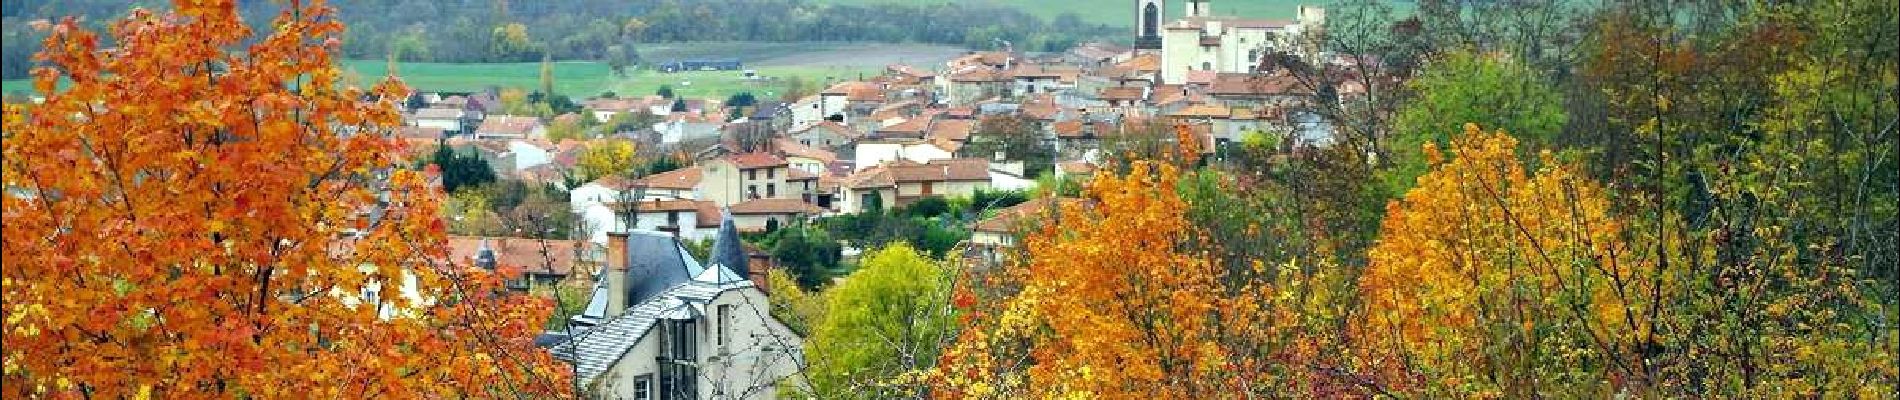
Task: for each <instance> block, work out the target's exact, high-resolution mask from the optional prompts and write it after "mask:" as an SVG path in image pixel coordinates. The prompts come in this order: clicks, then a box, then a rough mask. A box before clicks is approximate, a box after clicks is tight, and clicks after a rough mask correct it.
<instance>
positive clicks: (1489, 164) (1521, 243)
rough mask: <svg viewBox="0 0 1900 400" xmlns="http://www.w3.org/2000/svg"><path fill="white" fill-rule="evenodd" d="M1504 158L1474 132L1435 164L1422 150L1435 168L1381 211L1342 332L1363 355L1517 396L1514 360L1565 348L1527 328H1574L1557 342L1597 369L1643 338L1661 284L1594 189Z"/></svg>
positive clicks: (1553, 170)
mask: <svg viewBox="0 0 1900 400" xmlns="http://www.w3.org/2000/svg"><path fill="white" fill-rule="evenodd" d="M1516 147H1517V140H1516V139H1514V138H1512V137H1510V136H1508V135H1506V134H1505V133H1503V132H1496V133H1485V132H1482V131H1480V130H1479V129H1478V128H1477V126H1476V125H1466V127H1465V132H1464V135H1463V136H1462V137H1459V138H1456V139H1454V140H1453V143H1452V145H1451V149H1450V153H1449V154H1444V155H1440V154H1435V153H1437V149H1436V148H1433V147H1429V146H1428V147H1427V148H1426V151H1427V152H1428V154H1429V156H1430V158H1431V159H1433V160H1436V161H1435V164H1436V165H1434V166H1433V168H1432V171H1431V172H1429V173H1427V174H1425V175H1424V176H1421V177H1419V179H1418V186H1417V187H1416V188H1414V189H1412V190H1411V191H1409V192H1407V193H1406V194H1405V196H1404V198H1403V199H1400V200H1396V201H1393V202H1392V203H1391V204H1389V205H1388V207H1387V215H1386V218H1385V222H1384V227H1383V230H1382V231H1383V232H1382V235H1381V237H1380V239H1379V240H1378V242H1377V244H1376V245H1375V246H1374V247H1373V249H1371V250H1370V252H1369V257H1368V258H1369V265H1368V266H1367V268H1366V271H1365V273H1364V275H1362V276H1361V277H1360V278H1359V290H1360V292H1361V295H1362V297H1363V299H1364V301H1365V306H1366V308H1367V314H1366V316H1365V318H1364V319H1363V320H1361V321H1357V322H1356V323H1355V324H1354V329H1355V330H1356V331H1357V333H1358V334H1359V335H1363V337H1365V338H1367V339H1370V340H1371V341H1372V342H1371V344H1370V348H1373V349H1396V352H1397V353H1400V354H1387V355H1389V356H1403V359H1407V360H1411V361H1412V362H1413V363H1414V364H1415V365H1414V367H1416V368H1418V369H1419V370H1422V371H1426V372H1428V376H1427V377H1426V380H1428V381H1429V380H1434V379H1440V378H1444V379H1446V380H1444V381H1440V382H1439V383H1440V384H1443V385H1446V386H1459V385H1477V386H1470V387H1465V388H1459V389H1456V391H1458V392H1463V393H1474V392H1477V391H1484V390H1487V389H1485V388H1486V387H1493V388H1498V389H1503V390H1505V393H1506V394H1507V395H1520V394H1522V393H1524V392H1518V391H1516V390H1524V389H1526V388H1525V387H1523V386H1522V384H1524V383H1525V382H1521V381H1519V380H1518V378H1519V377H1523V378H1524V379H1530V378H1529V377H1528V375H1530V374H1532V373H1533V372H1531V368H1533V367H1535V366H1536V365H1534V364H1535V363H1534V362H1533V361H1534V360H1532V359H1531V358H1530V356H1528V355H1526V352H1528V349H1529V348H1532V347H1538V346H1549V345H1552V344H1553V343H1557V344H1562V343H1567V342H1565V341H1561V340H1541V341H1540V339H1539V338H1540V336H1539V335H1544V334H1546V333H1540V332H1539V331H1538V327H1540V326H1544V325H1550V324H1575V323H1581V324H1583V325H1585V326H1587V327H1588V329H1575V330H1571V331H1570V332H1572V333H1575V334H1580V335H1585V336H1587V337H1574V338H1569V339H1574V342H1575V343H1596V344H1598V347H1599V348H1600V349H1599V350H1603V349H1605V348H1606V349H1607V351H1608V352H1610V353H1612V354H1610V355H1609V356H1610V357H1623V356H1624V355H1625V353H1630V352H1632V351H1633V350H1631V349H1632V348H1634V346H1637V345H1639V343H1640V342H1642V341H1645V340H1653V338H1654V336H1653V335H1652V334H1653V332H1652V327H1651V326H1650V319H1649V318H1646V317H1643V316H1641V315H1640V313H1641V311H1642V310H1644V309H1645V307H1647V306H1648V302H1649V301H1651V300H1652V299H1651V298H1649V297H1648V296H1649V294H1650V293H1652V289H1654V288H1655V286H1656V285H1659V284H1664V283H1662V281H1660V280H1657V279H1653V278H1652V277H1653V276H1654V275H1653V274H1650V273H1649V272H1650V271H1652V270H1653V267H1652V266H1651V265H1649V264H1646V263H1644V262H1639V261H1637V259H1636V258H1634V257H1632V256H1631V254H1632V251H1631V250H1630V249H1628V248H1627V247H1626V246H1624V242H1623V240H1622V239H1621V238H1620V236H1619V235H1620V234H1621V232H1622V229H1623V227H1622V225H1621V224H1620V223H1618V222H1617V221H1614V220H1612V219H1611V218H1610V215H1609V206H1610V202H1609V199H1608V196H1607V195H1606V194H1605V192H1604V190H1603V189H1602V187H1601V186H1599V185H1598V184H1596V183H1595V182H1592V181H1590V180H1589V179H1585V178H1581V177H1579V176H1578V175H1577V174H1576V173H1575V172H1573V171H1572V170H1571V169H1570V168H1569V167H1567V166H1563V165H1558V164H1559V163H1557V162H1556V161H1554V160H1553V159H1552V158H1551V157H1550V156H1549V155H1548V154H1543V155H1540V156H1541V157H1542V160H1543V162H1542V164H1543V165H1545V166H1544V167H1543V168H1541V169H1539V170H1538V171H1537V172H1536V173H1535V174H1530V173H1527V172H1526V171H1525V168H1524V166H1523V165H1522V163H1521V162H1519V161H1518V155H1517V153H1516V151H1515V149H1516ZM1500 327H1509V328H1506V329H1503V330H1500V329H1499V328H1500ZM1487 377H1489V379H1491V381H1490V382H1480V381H1482V380H1484V379H1486V378H1487ZM1453 380H1456V381H1462V383H1461V384H1454V383H1451V382H1453ZM1467 380H1469V381H1467Z"/></svg>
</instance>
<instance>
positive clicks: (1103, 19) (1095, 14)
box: [819, 0, 1332, 26]
mask: <svg viewBox="0 0 1900 400" xmlns="http://www.w3.org/2000/svg"><path fill="white" fill-rule="evenodd" d="M976 1H977V2H981V3H987V4H992V5H1004V6H1010V7H1015V8H1018V9H1021V10H1023V12H1026V13H1029V15H1034V16H1037V17H1041V18H1042V19H1043V20H1054V19H1055V18H1056V17H1057V16H1060V15H1062V14H1063V13H1070V12H1072V13H1075V14H1076V16H1078V17H1081V18H1082V21H1084V22H1088V23H1092V24H1103V25H1110V26H1135V7H1134V4H1135V2H1133V1H1130V0H976ZM1210 1H1211V2H1212V3H1211V4H1213V5H1214V14H1215V15H1232V16H1239V17H1246V18H1263V19H1292V18H1293V12H1294V8H1295V7H1298V6H1299V5H1300V4H1311V5H1320V6H1324V5H1326V4H1329V3H1332V0H1307V1H1301V0H1210ZM819 2H821V3H832V4H851V5H867V4H912V3H924V4H928V3H932V2H935V3H946V2H949V1H946V0H916V1H903V0H819ZM1185 2H1186V0H1167V3H1168V4H1167V7H1166V8H1163V9H1162V10H1161V13H1162V15H1163V16H1164V17H1166V19H1167V20H1174V19H1176V18H1180V17H1181V13H1182V10H1183V9H1184V8H1185V7H1184V6H1183V5H1182V4H1183V3H1185ZM957 3H966V2H963V1H958V2H957Z"/></svg>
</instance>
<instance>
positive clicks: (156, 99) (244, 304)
mask: <svg viewBox="0 0 1900 400" xmlns="http://www.w3.org/2000/svg"><path fill="white" fill-rule="evenodd" d="M270 26H273V27H275V29H274V30H272V31H271V32H268V34H267V35H266V36H263V37H259V38H255V40H252V39H253V38H252V37H251V36H252V31H251V30H250V29H249V28H247V26H246V25H245V24H244V23H243V21H242V20H241V19H240V18H239V15H238V13H237V10H236V6H235V4H234V3H233V2H228V1H226V2H215V1H214V2H189V1H180V2H177V3H176V5H175V10H173V11H170V12H162V13H161V12H153V11H149V10H144V9H135V10H133V11H132V12H131V13H130V14H129V15H127V16H126V17H125V18H124V19H122V20H119V21H116V22H114V23H112V24H111V27H110V32H111V34H112V36H111V37H110V38H104V37H101V36H99V35H98V34H96V33H94V32H91V31H88V30H87V29H85V28H83V27H82V26H81V25H80V23H79V22H78V20H77V19H74V18H68V19H65V20H62V21H59V22H58V23H53V24H47V25H45V26H43V27H44V28H46V29H47V30H48V32H49V35H48V37H47V39H46V41H45V45H46V49H45V50H44V51H43V52H42V53H40V55H39V56H38V57H39V59H40V60H42V61H43V62H44V63H45V65H47V67H42V68H39V69H37V70H36V71H35V72H34V74H35V78H34V85H35V87H36V90H37V91H38V92H39V93H41V94H42V95H44V96H45V97H46V101H45V102H44V103H43V104H36V105H14V104H8V105H6V109H5V120H4V128H5V129H4V131H5V132H6V133H5V137H6V140H5V141H4V142H3V143H4V154H5V164H4V166H5V167H4V179H5V182H6V186H7V188H8V190H7V194H6V195H5V196H4V197H0V201H4V204H5V207H4V208H5V210H6V211H5V216H6V224H5V227H4V230H5V235H6V237H8V238H11V239H9V240H6V241H5V242H4V245H3V248H4V255H5V257H4V264H3V265H4V267H0V275H4V277H5V279H4V283H0V291H4V294H5V295H4V299H5V300H4V306H0V310H4V314H5V322H4V332H3V333H0V334H3V335H4V339H5V343H6V346H5V348H4V350H0V359H4V363H5V365H6V368H5V372H4V375H0V379H4V385H0V388H3V389H0V391H4V393H6V394H5V397H8V398H29V397H111V398H124V397H146V396H159V397H183V398H199V397H260V398H284V397H299V398H301V397H503V396H506V397H517V396H528V397H540V396H557V395H560V394H561V393H563V392H564V391H565V390H566V389H567V387H568V384H567V383H566V381H567V378H566V377H565V374H564V373H563V372H562V371H563V370H564V368H561V367H558V366H557V365H556V364H555V362H554V360H553V359H552V358H551V357H550V356H549V355H548V354H547V353H546V352H544V351H541V350H539V349H536V348H535V347H534V346H533V344H532V340H531V338H532V336H533V335H534V333H535V332H536V331H537V330H538V328H539V325H540V324H539V321H541V320H542V319H543V318H544V316H545V315H546V313H547V311H548V304H547V303H546V302H545V301H542V300H536V299H533V298H529V297H523V296H509V295H503V294H501V293H502V292H501V290H502V288H501V284H500V282H501V280H500V278H501V277H502V276H500V275H497V274H493V273H489V272H486V271H483V270H481V269H478V268H471V267H469V266H465V265H452V264H449V263H446V262H444V261H445V259H446V258H447V252H446V248H445V244H444V240H443V224H442V222H441V220H440V219H438V218H437V216H436V214H435V213H436V207H437V203H438V200H437V199H436V198H435V197H436V195H435V194H433V191H432V189H430V188H429V186H428V185H427V181H428V180H429V177H428V176H426V174H425V173H424V172H422V171H418V170H412V169H406V168H403V167H404V166H405V162H404V161H403V160H398V159H394V158H392V157H393V156H394V155H395V154H399V153H398V152H397V151H396V150H398V149H399V143H400V142H398V141H395V140H391V139H390V137H391V134H390V132H391V130H392V128H393V127H394V126H396V125H397V124H398V123H399V122H400V117H399V115H398V114H397V112H396V108H395V103H396V102H397V101H400V100H401V99H403V98H404V97H405V95H407V89H405V88H403V86H402V85H401V84H400V83H398V82H396V81H393V80H390V81H385V82H383V83H381V84H378V85H376V86H375V87H374V88H370V89H368V90H362V89H358V88H354V87H344V86H342V85H340V84H339V82H338V79H339V75H340V71H339V70H338V69H337V68H336V66H335V65H336V64H337V61H338V60H336V59H334V58H333V55H334V54H336V52H337V50H338V47H339V45H340V40H341V38H340V36H341V35H342V33H343V25H342V24H341V23H339V22H338V21H337V20H336V19H335V18H334V13H333V10H331V9H329V8H327V7H325V6H324V5H323V4H322V3H321V2H314V3H312V4H305V3H304V2H300V1H292V2H289V4H288V5H287V6H286V8H285V9H284V10H283V11H282V13H280V14H279V15H278V16H277V17H276V19H275V22H274V23H273V24H271V25H270ZM108 39H109V40H110V42H111V43H113V46H114V47H112V48H101V47H100V45H99V44H100V43H101V42H102V41H105V40H108ZM62 79H64V80H66V81H69V82H70V85H69V86H67V87H65V88H64V89H60V90H55V89H54V84H55V82H56V81H59V80H62ZM364 99H370V100H368V101H365V100H364ZM15 239H19V240H15Z"/></svg>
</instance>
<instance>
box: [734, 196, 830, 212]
mask: <svg viewBox="0 0 1900 400" xmlns="http://www.w3.org/2000/svg"><path fill="white" fill-rule="evenodd" d="M727 210H728V211H731V212H732V214H733V215H759V214H817V213H821V212H824V210H823V209H820V208H818V206H814V205H811V203H806V202H805V201H804V200H799V199H752V200H746V201H742V202H739V203H737V204H733V205H732V206H731V207H728V208H727Z"/></svg>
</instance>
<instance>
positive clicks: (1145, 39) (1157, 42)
mask: <svg viewBox="0 0 1900 400" xmlns="http://www.w3.org/2000/svg"><path fill="white" fill-rule="evenodd" d="M1162 4H1163V3H1162V0H1135V48H1136V49H1141V50H1160V49H1161V18H1162V16H1161V6H1162Z"/></svg>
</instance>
